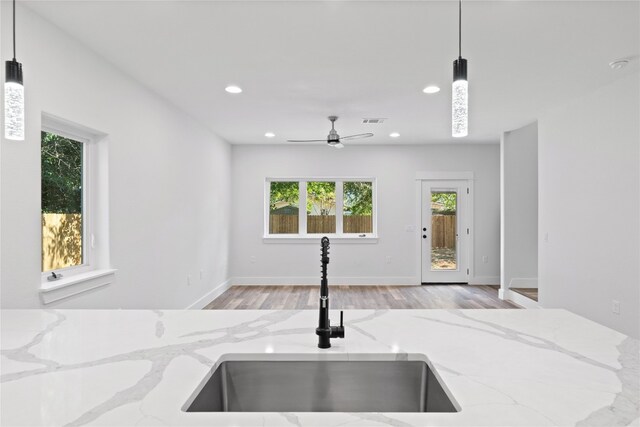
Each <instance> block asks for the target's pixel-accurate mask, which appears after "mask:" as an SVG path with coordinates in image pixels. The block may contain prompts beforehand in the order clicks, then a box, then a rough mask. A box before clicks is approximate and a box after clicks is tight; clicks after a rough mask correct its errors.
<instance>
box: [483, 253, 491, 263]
mask: <svg viewBox="0 0 640 427" xmlns="http://www.w3.org/2000/svg"><path fill="white" fill-rule="evenodd" d="M488 262H489V257H488V256H486V255H483V256H482V263H483V264H487V263H488Z"/></svg>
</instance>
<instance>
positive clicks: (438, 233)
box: [431, 215, 456, 249]
mask: <svg viewBox="0 0 640 427" xmlns="http://www.w3.org/2000/svg"><path fill="white" fill-rule="evenodd" d="M431 247H432V248H448V249H455V247H456V216H455V215H433V216H432V217H431Z"/></svg>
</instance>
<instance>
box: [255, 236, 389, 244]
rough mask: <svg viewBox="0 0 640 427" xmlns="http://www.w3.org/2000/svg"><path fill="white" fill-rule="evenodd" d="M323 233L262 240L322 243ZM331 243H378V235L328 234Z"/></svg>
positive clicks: (267, 237) (273, 237) (270, 237)
mask: <svg viewBox="0 0 640 427" xmlns="http://www.w3.org/2000/svg"><path fill="white" fill-rule="evenodd" d="M322 237H324V236H323V235H318V236H317V237H315V236H313V237H312V236H284V235H282V236H263V237H262V241H263V242H264V243H320V239H321V238H322ZM327 237H328V238H329V240H330V241H331V243H363V244H376V243H378V236H374V235H371V236H366V237H351V236H335V235H334V236H332V235H330V234H329V235H327Z"/></svg>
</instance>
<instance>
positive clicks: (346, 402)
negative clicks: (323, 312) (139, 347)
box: [185, 360, 459, 412]
mask: <svg viewBox="0 0 640 427" xmlns="http://www.w3.org/2000/svg"><path fill="white" fill-rule="evenodd" d="M185 408H186V409H185V410H186V411H187V412H457V411H458V410H459V409H458V407H457V404H455V403H454V401H452V399H451V398H450V397H449V395H448V394H447V391H446V389H445V388H444V387H443V385H442V384H441V383H440V381H439V379H438V377H437V376H436V375H435V374H434V372H433V371H432V370H431V368H430V367H429V365H428V364H427V363H426V362H425V361H422V360H374V361H371V360H366V361H365V360H355V361H354V360H350V361H347V360H226V361H222V362H220V363H218V364H217V366H216V367H215V368H214V370H213V372H212V373H211V374H210V376H209V378H208V379H205V381H203V383H202V384H201V386H200V387H199V388H198V390H196V392H195V393H194V395H193V396H192V398H191V399H190V400H189V402H188V403H187V404H186V405H185Z"/></svg>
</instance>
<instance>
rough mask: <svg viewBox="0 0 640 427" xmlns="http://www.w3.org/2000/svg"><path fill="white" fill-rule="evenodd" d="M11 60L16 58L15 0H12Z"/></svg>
mask: <svg viewBox="0 0 640 427" xmlns="http://www.w3.org/2000/svg"><path fill="white" fill-rule="evenodd" d="M13 60H14V61H15V60H16V0H13Z"/></svg>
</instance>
